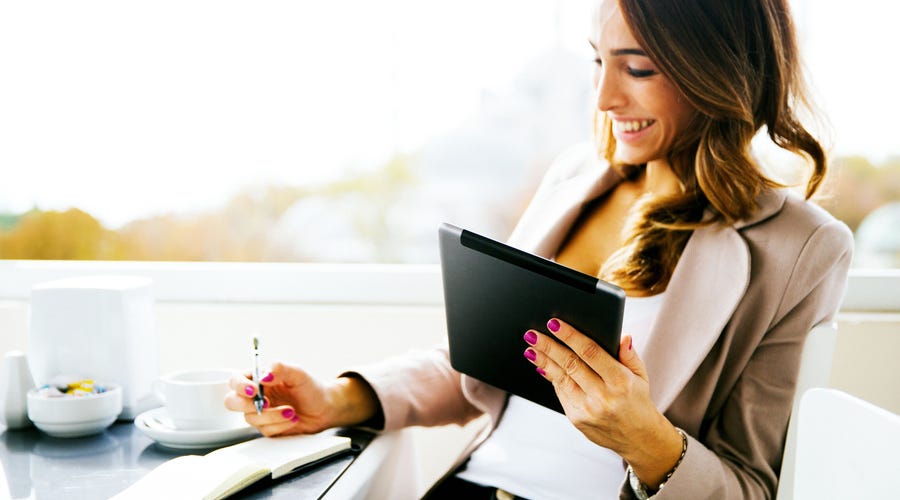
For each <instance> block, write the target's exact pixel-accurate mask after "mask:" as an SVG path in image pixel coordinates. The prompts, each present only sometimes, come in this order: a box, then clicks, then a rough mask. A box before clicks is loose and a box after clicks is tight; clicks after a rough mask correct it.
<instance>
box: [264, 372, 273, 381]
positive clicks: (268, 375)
mask: <svg viewBox="0 0 900 500" xmlns="http://www.w3.org/2000/svg"><path fill="white" fill-rule="evenodd" d="M273 380H275V375H272V372H269V373H267V374H266V376H265V377H263V378H262V381H263V382H271V381H273Z"/></svg>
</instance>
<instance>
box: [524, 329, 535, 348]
mask: <svg viewBox="0 0 900 500" xmlns="http://www.w3.org/2000/svg"><path fill="white" fill-rule="evenodd" d="M524 338H525V342H528V345H534V344H537V334H535V333H534V332H532V331H531V330H529V331H527V332H525V336H524Z"/></svg>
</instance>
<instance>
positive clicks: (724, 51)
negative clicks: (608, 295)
mask: <svg viewBox="0 0 900 500" xmlns="http://www.w3.org/2000/svg"><path fill="white" fill-rule="evenodd" d="M595 21H596V28H597V29H596V34H595V35H594V38H593V39H592V40H591V43H592V45H593V46H594V48H595V50H596V55H597V70H596V76H595V85H596V116H597V127H596V129H597V131H598V133H597V135H598V141H597V142H598V146H599V149H600V152H601V155H599V156H602V158H603V159H602V160H600V161H593V162H567V161H563V162H560V163H558V164H557V165H555V166H554V167H553V168H552V169H551V171H550V172H548V174H547V176H546V177H545V179H544V181H543V183H542V185H541V187H540V188H539V189H538V192H537V194H536V195H535V198H534V200H533V201H532V203H531V205H530V206H529V208H528V209H527V210H526V212H525V214H524V215H523V217H522V219H521V220H520V222H519V224H518V226H517V228H516V230H515V231H514V233H513V235H512V236H511V238H510V241H511V243H512V244H513V245H515V246H518V247H520V248H523V249H526V250H529V251H532V252H534V253H537V254H539V255H542V256H545V257H548V258H553V259H554V260H556V261H558V262H560V263H562V264H565V265H567V266H570V267H573V268H575V269H578V270H580V271H583V272H586V273H589V274H592V275H597V276H600V277H601V278H604V279H606V280H608V281H612V282H614V283H616V284H618V285H619V286H621V287H622V288H624V289H625V290H626V292H627V294H628V299H627V301H626V313H625V324H626V326H625V328H624V331H625V332H626V333H627V335H624V336H623V339H622V345H621V348H620V355H619V359H618V360H615V359H612V358H611V357H610V356H609V355H607V354H606V353H605V352H604V351H603V350H602V349H599V348H598V347H597V346H596V345H595V344H593V343H592V342H591V341H590V340H589V339H588V338H587V337H586V336H585V335H583V334H582V333H581V332H578V331H576V330H574V329H573V328H572V327H570V326H569V325H567V324H566V323H565V318H547V319H548V324H547V328H548V330H549V331H550V332H552V333H554V335H555V336H556V337H557V338H558V339H559V340H560V341H561V343H557V342H556V341H554V340H553V339H552V337H550V336H549V335H547V334H545V333H544V332H538V331H533V330H532V331H528V332H523V333H524V340H525V343H526V344H527V345H523V348H525V353H524V355H525V360H523V362H531V363H533V364H534V365H535V368H536V370H537V372H538V373H539V374H540V375H542V376H543V377H544V378H546V379H547V381H548V383H551V384H553V386H554V388H555V390H556V393H557V395H558V396H559V398H560V401H561V402H562V405H563V407H564V409H565V410H566V415H565V416H564V417H563V416H557V415H556V414H551V413H552V412H548V411H544V410H542V409H540V408H538V407H536V406H535V405H532V404H531V403H529V402H527V401H524V400H522V399H520V398H518V397H515V396H513V397H509V396H508V395H507V394H505V393H503V392H502V391H500V390H499V389H496V388H494V387H490V386H488V385H486V384H483V383H480V382H478V381H477V380H473V379H471V378H469V377H466V376H462V375H460V374H459V373H457V372H455V371H453V370H452V368H451V367H450V365H449V362H448V360H447V352H446V350H444V349H437V350H435V351H432V352H428V353H424V354H421V355H418V356H409V357H406V358H403V359H394V360H389V361H386V362H384V363H381V364H378V365H376V366H370V367H365V368H362V369H359V370H357V371H356V372H354V373H350V374H346V375H345V376H343V377H341V378H339V379H337V380H336V381H329V382H322V381H318V380H314V379H312V378H310V377H309V376H308V375H307V374H306V373H305V372H303V371H302V370H300V369H299V368H293V367H288V366H285V365H282V364H275V365H274V366H273V369H272V372H271V373H270V374H269V375H268V376H267V378H265V379H263V383H264V385H265V387H266V395H267V397H268V398H269V401H270V402H271V406H270V407H269V408H267V410H266V411H264V412H263V413H262V414H261V415H257V414H256V412H255V410H254V409H253V406H252V404H251V403H250V399H249V398H250V397H251V396H252V394H253V393H254V388H253V384H252V383H251V382H249V381H248V380H247V379H244V378H239V379H235V380H234V381H233V382H232V387H233V389H234V391H235V394H232V395H229V397H228V398H227V400H226V405H227V406H228V407H229V408H231V409H234V410H239V411H243V412H245V413H246V419H247V421H248V422H249V423H251V424H253V425H255V426H257V427H258V428H259V429H260V430H261V431H262V432H263V433H264V434H266V435H275V434H287V433H301V432H316V431H320V430H322V429H325V428H328V427H333V426H346V425H358V424H366V425H370V426H376V427H383V428H385V429H394V428H398V427H402V426H407V425H441V424H446V423H450V422H457V423H463V422H466V421H468V420H470V419H472V418H474V417H476V416H478V415H482V414H487V415H488V416H489V418H490V423H491V425H490V428H489V431H491V432H488V433H486V434H487V435H486V436H484V437H483V438H482V439H481V440H479V441H478V442H477V443H476V446H475V448H476V449H475V450H474V451H472V450H470V452H471V454H470V455H469V453H467V455H468V456H469V459H468V462H467V464H466V465H465V467H461V468H459V469H457V470H456V471H454V474H453V475H452V476H450V477H448V478H446V479H445V480H444V481H442V482H441V483H440V484H439V485H438V486H437V487H436V488H435V489H434V491H432V492H431V495H430V496H431V497H432V498H441V497H451V496H460V495H463V494H465V495H469V492H472V491H476V492H483V493H484V494H485V495H494V492H495V491H497V490H496V488H500V489H502V490H505V491H508V492H511V493H513V494H516V495H520V496H524V497H537V498H554V497H555V498H610V497H615V496H621V497H622V498H647V497H648V496H652V495H654V494H655V496H654V498H660V499H663V498H771V497H773V496H774V493H775V490H776V486H777V481H778V473H779V469H780V462H781V456H782V452H783V448H784V441H785V433H786V429H787V422H788V417H789V416H790V409H791V401H792V397H793V393H794V388H795V385H796V379H797V370H798V362H799V359H800V353H801V348H802V345H803V341H804V338H805V335H806V333H807V332H808V331H809V330H810V329H811V328H812V327H813V326H814V325H816V324H817V323H820V322H822V321H827V320H829V319H830V318H832V317H833V316H834V314H835V312H836V310H837V308H838V306H839V303H840V300H841V297H842V294H843V290H844V287H845V281H846V275H847V269H848V266H849V262H850V253H851V248H852V240H851V235H850V232H849V231H848V229H847V228H846V226H844V225H843V224H841V223H839V222H837V221H835V220H834V219H833V218H832V217H830V216H829V215H828V214H826V213H825V212H824V211H822V210H820V209H818V208H816V207H814V206H813V205H812V204H811V203H809V202H808V201H806V200H804V199H802V198H801V197H799V196H796V195H793V194H789V193H788V192H787V191H786V190H785V189H783V186H781V185H780V184H779V183H777V182H775V181H774V180H772V179H771V178H769V177H767V176H766V174H765V173H764V172H763V170H762V168H761V166H760V165H759V164H758V163H757V162H756V161H755V160H754V159H753V157H752V156H751V154H750V142H751V139H752V138H753V137H754V136H755V135H756V133H757V132H758V131H760V130H761V129H762V128H763V127H765V132H766V134H767V135H768V136H769V138H770V139H771V140H772V141H774V142H775V143H776V144H777V145H779V146H780V147H782V148H784V149H787V150H789V151H792V152H795V153H798V154H800V155H801V156H804V157H805V158H807V159H808V160H810V163H811V164H812V167H813V169H812V175H811V177H810V180H809V182H808V184H807V186H806V198H809V197H810V196H812V195H813V194H814V193H815V191H816V190H817V188H818V186H819V184H820V183H821V181H822V179H823V177H824V175H825V171H826V165H825V154H824V152H823V150H822V147H821V146H820V145H819V143H818V142H817V141H816V140H815V139H814V138H813V137H812V136H811V135H810V134H809V133H808V132H807V131H806V130H805V129H804V127H803V126H802V125H801V124H800V123H799V121H798V120H797V117H796V115H795V109H794V106H795V105H798V104H800V103H802V102H803V97H804V95H803V92H802V85H801V83H802V82H801V79H800V74H799V64H798V59H797V48H796V43H795V39H794V32H793V25H792V22H791V19H790V14H789V9H788V5H787V2H786V0H743V1H740V2H714V1H711V0H709V1H691V2H686V1H677V0H655V1H654V0H619V1H618V2H615V1H606V2H604V3H603V4H602V6H601V7H600V8H599V9H598V11H597V15H596V19H595ZM498 314H502V311H498ZM563 344H565V345H563ZM501 417H502V418H501ZM479 494H480V493H479ZM489 497H490V496H486V497H485V498H489Z"/></svg>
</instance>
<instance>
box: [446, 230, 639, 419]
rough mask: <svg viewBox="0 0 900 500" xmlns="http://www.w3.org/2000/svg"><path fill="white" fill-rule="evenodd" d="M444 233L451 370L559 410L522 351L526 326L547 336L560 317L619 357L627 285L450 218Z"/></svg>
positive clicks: (555, 400) (552, 393)
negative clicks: (552, 321)
mask: <svg viewBox="0 0 900 500" xmlns="http://www.w3.org/2000/svg"><path fill="white" fill-rule="evenodd" d="M439 237H440V251H441V272H442V278H443V285H444V306H445V309H446V316H447V332H448V336H449V346H450V364H451V365H452V366H453V368H454V369H456V370H457V371H460V372H462V373H465V374H466V375H469V376H471V377H474V378H476V379H478V380H481V381H483V382H486V383H488V384H490V385H493V386H495V387H498V388H500V389H503V390H505V391H507V392H510V393H512V394H516V395H518V396H521V397H523V398H525V399H528V400H530V401H533V402H535V403H538V404H540V405H543V406H545V407H547V408H550V409H552V410H555V411H558V412H560V413H562V411H563V410H562V406H561V405H560V403H559V399H558V398H557V397H556V393H555V392H554V390H553V386H552V385H551V384H550V382H548V381H547V380H545V379H544V378H543V377H541V376H540V375H539V374H538V373H537V372H536V371H535V368H534V365H532V364H531V363H529V362H528V360H527V359H525V357H524V356H523V355H522V353H523V351H524V350H525V348H527V347H528V345H527V344H526V343H525V341H524V340H523V338H522V336H523V335H524V334H525V332H526V331H527V330H528V329H534V330H537V331H540V332H543V333H545V334H550V332H549V331H548V330H547V326H546V325H547V321H548V320H549V319H550V318H553V317H556V318H560V319H562V320H564V321H566V322H568V323H569V324H571V325H572V326H574V327H575V328H577V329H578V330H579V331H581V332H583V333H585V334H586V335H588V336H590V337H591V338H593V339H594V340H595V341H596V342H597V343H598V344H599V345H600V346H601V347H603V348H604V349H605V350H606V351H607V352H609V353H610V354H612V355H613V356H614V357H616V358H617V359H618V349H619V341H620V336H621V329H622V314H623V312H624V306H625V293H624V292H623V291H622V289H620V288H619V287H617V286H615V285H612V284H609V283H606V282H604V281H601V280H598V279H597V278H595V277H592V276H589V275H586V274H583V273H580V272H578V271H575V270H573V269H570V268H567V267H565V266H562V265H560V264H557V263H555V262H552V261H550V260H547V259H544V258H542V257H538V256H536V255H532V254H529V253H527V252H524V251H521V250H518V249H516V248H513V247H510V246H508V245H505V244H503V243H500V242H497V241H495V240H492V239H489V238H485V237H483V236H480V235H477V234H475V233H472V232H470V231H466V230H463V229H460V228H458V227H455V226H452V225H450V224H443V225H442V226H441V227H440V230H439ZM551 335H552V334H551Z"/></svg>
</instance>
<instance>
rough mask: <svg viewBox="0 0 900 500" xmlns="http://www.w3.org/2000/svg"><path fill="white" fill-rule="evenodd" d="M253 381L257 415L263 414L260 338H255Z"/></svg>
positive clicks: (263, 398)
mask: <svg viewBox="0 0 900 500" xmlns="http://www.w3.org/2000/svg"><path fill="white" fill-rule="evenodd" d="M253 381H254V382H256V394H255V395H254V396H253V406H255V407H256V413H257V414H259V413H262V410H263V405H265V402H266V400H265V397H264V395H263V386H262V384H261V383H259V381H260V378H259V337H257V336H255V335H254V336H253Z"/></svg>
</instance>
